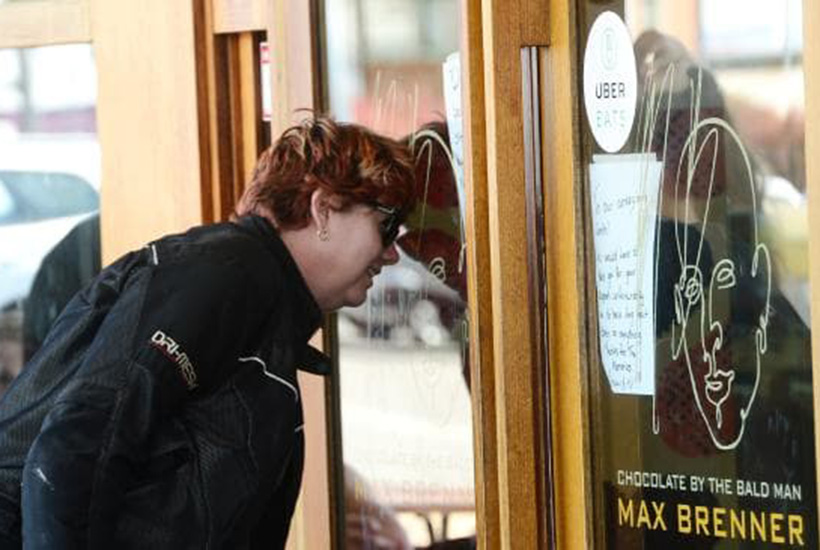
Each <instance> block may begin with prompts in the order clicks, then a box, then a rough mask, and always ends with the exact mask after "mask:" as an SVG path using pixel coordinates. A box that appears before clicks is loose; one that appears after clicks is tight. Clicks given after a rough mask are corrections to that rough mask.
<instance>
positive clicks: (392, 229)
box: [371, 202, 401, 248]
mask: <svg viewBox="0 0 820 550" xmlns="http://www.w3.org/2000/svg"><path fill="white" fill-rule="evenodd" d="M371 206H372V207H373V208H374V209H375V210H376V211H377V212H381V213H382V214H384V215H385V216H386V217H385V218H384V219H383V220H382V221H380V222H379V235H381V238H382V245H383V246H384V247H385V248H388V247H389V246H390V245H392V244H393V241H395V240H396V237H397V236H398V234H399V226H400V225H401V222H400V221H399V211H398V209H396V208H390V207H389V206H385V205H383V204H379V203H377V202H374V203H372V204H371Z"/></svg>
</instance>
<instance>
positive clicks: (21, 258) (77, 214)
mask: <svg viewBox="0 0 820 550" xmlns="http://www.w3.org/2000/svg"><path fill="white" fill-rule="evenodd" d="M98 210H99V194H98V193H97V191H96V190H95V189H94V187H92V186H91V185H90V184H89V183H88V182H87V181H86V180H84V179H83V178H81V177H79V176H77V175H73V174H68V173H61V172H35V171H12V170H4V171H0V311H3V310H8V309H10V308H14V307H16V306H19V304H20V303H21V302H22V300H24V299H25V298H26V296H28V293H29V290H30V289H31V284H32V282H33V281H34V276H35V274H36V273H37V269H38V268H39V267H40V263H41V261H42V260H43V258H44V257H45V256H46V254H48V252H49V251H50V250H51V249H52V248H54V246H55V245H56V244H57V243H59V242H60V240H61V239H63V237H65V236H66V235H67V234H68V233H69V231H71V229H72V228H74V227H75V226H76V225H77V224H78V223H80V222H81V221H83V220H85V219H86V218H88V217H89V216H91V215H93V214H94V213H95V212H97V211H98Z"/></svg>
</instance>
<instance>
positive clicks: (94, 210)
mask: <svg viewBox="0 0 820 550" xmlns="http://www.w3.org/2000/svg"><path fill="white" fill-rule="evenodd" d="M96 85H97V83H96V74H95V69H94V59H93V57H92V53H91V48H90V46H87V45H71V46H54V47H45V48H34V49H21V50H0V393H2V391H3V390H4V389H5V387H6V386H7V385H8V383H10V381H11V380H12V379H13V378H14V377H15V376H16V375H17V374H18V373H19V372H20V370H21V369H22V368H23V366H24V364H25V362H26V361H27V360H28V359H29V358H30V357H31V356H32V355H33V354H34V353H35V352H36V351H37V349H38V348H39V346H40V344H41V343H42V341H43V339H44V338H45V335H46V333H47V332H48V330H49V328H50V326H51V324H52V323H53V321H54V320H55V319H56V317H57V315H58V314H59V313H60V311H61V310H62V307H63V306H64V305H65V304H66V303H67V302H68V300H69V299H70V298H71V296H73V294H74V293H75V292H76V291H77V290H79V288H80V287H81V286H83V285H84V284H85V283H86V282H87V281H88V280H89V279H90V278H91V277H92V276H93V275H94V274H95V273H96V272H97V271H99V269H100V244H99V239H100V237H99V215H98V211H99V186H100V160H99V145H98V142H97V138H96V135H95V134H96V122H95V104H96Z"/></svg>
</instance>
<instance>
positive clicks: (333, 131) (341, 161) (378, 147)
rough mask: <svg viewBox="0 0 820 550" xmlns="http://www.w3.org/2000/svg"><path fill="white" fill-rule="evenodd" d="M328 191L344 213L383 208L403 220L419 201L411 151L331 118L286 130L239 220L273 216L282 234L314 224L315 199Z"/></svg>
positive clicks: (264, 160)
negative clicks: (356, 208) (371, 206)
mask: <svg viewBox="0 0 820 550" xmlns="http://www.w3.org/2000/svg"><path fill="white" fill-rule="evenodd" d="M316 189H323V190H325V191H326V192H328V193H329V194H330V195H332V196H334V197H337V198H338V199H339V200H340V202H341V206H340V210H344V209H346V208H348V207H350V206H353V205H354V204H374V203H378V204H381V205H384V206H387V207H390V208H395V209H396V210H397V215H398V219H399V220H402V221H403V220H404V218H405V217H406V216H407V214H408V213H409V212H410V211H411V210H412V209H413V207H414V206H415V202H416V194H415V183H414V175H413V163H412V156H411V154H410V151H409V150H408V149H407V147H405V146H404V145H402V144H401V143H399V142H398V141H395V140H392V139H390V138H387V137H384V136H380V135H378V134H376V133H374V132H372V131H370V130H368V129H367V128H364V127H362V126H358V125H356V124H344V123H338V122H335V121H334V120H333V119H331V118H328V117H316V118H309V119H306V120H305V121H303V122H302V123H301V124H299V125H298V126H293V127H292V128H289V129H288V130H286V131H285V132H284V133H283V134H282V136H281V137H280V138H279V140H278V141H277V142H276V143H275V144H274V145H273V146H272V147H270V148H268V149H267V150H266V151H265V152H264V153H262V156H261V157H260V158H259V161H258V162H257V165H256V168H255V169H254V174H253V178H252V179H251V182H250V184H249V186H248V188H247V190H246V191H245V193H244V194H243V195H242V198H241V199H240V200H239V204H238V205H237V207H236V215H238V216H242V215H245V214H251V213H255V214H261V215H270V216H272V217H273V219H274V220H275V221H276V224H277V226H278V227H279V228H282V229H300V228H302V227H305V226H307V225H308V223H309V221H310V197H311V195H312V194H313V192H314V191H315V190H316Z"/></svg>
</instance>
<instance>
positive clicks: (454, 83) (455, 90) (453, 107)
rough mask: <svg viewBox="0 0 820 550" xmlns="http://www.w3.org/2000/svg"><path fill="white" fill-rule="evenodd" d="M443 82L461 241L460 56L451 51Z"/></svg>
mask: <svg viewBox="0 0 820 550" xmlns="http://www.w3.org/2000/svg"><path fill="white" fill-rule="evenodd" d="M441 69H442V74H443V84H444V110H445V111H446V112H447V133H449V134H450V150H451V151H452V154H453V162H454V164H455V166H454V169H455V172H456V190H457V192H458V207H459V212H460V214H461V242H465V240H466V239H465V237H464V220H465V219H466V215H467V213H466V208H467V198H466V196H465V191H464V122H463V117H462V112H461V56H460V54H459V52H454V53H451V54H450V55H448V56H447V59H446V60H445V61H444V63H443V64H442V67H441Z"/></svg>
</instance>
